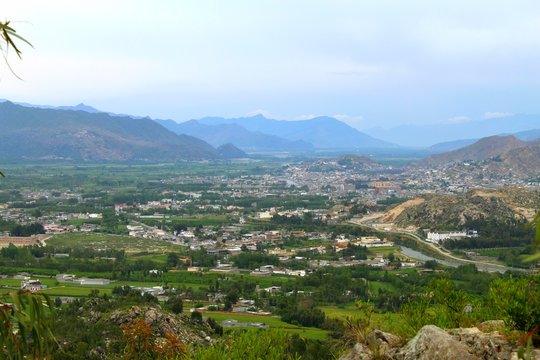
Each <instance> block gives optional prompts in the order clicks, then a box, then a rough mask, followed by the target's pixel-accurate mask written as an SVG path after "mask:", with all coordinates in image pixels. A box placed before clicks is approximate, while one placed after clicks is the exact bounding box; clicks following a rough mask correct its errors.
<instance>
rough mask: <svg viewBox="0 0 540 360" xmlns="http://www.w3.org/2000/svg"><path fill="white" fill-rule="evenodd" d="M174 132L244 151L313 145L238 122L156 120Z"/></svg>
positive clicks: (303, 149) (291, 149) (306, 148)
mask: <svg viewBox="0 0 540 360" xmlns="http://www.w3.org/2000/svg"><path fill="white" fill-rule="evenodd" d="M156 121H157V122H158V123H159V124H161V125H163V126H164V127H166V128H167V129H169V130H171V131H172V132H174V133H176V134H186V135H191V136H195V137H198V138H200V139H203V140H204V141H206V142H208V143H209V144H211V145H213V146H221V145H224V144H228V143H230V144H234V145H235V146H236V147H238V148H241V149H242V150H244V151H289V152H306V151H312V150H313V145H311V144H310V143H308V142H305V141H301V140H300V141H291V140H287V139H284V138H281V137H279V136H275V135H269V134H264V133H262V132H259V131H250V130H247V129H246V128H244V127H243V126H241V125H238V124H217V125H205V124H202V123H201V122H199V121H197V120H190V121H186V122H183V123H177V122H175V121H172V120H156Z"/></svg>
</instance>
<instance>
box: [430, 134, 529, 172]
mask: <svg viewBox="0 0 540 360" xmlns="http://www.w3.org/2000/svg"><path fill="white" fill-rule="evenodd" d="M528 145H529V144H528V143H526V142H524V141H521V140H519V139H518V138H516V137H515V136H513V135H508V136H490V137H487V138H482V139H480V140H478V141H476V142H475V143H473V144H471V145H469V146H465V147H463V148H460V149H457V150H453V151H449V152H444V153H440V154H435V155H432V156H430V157H428V158H426V159H423V160H421V161H420V164H421V165H429V166H439V165H445V164H449V163H456V162H463V161H482V160H488V159H491V158H495V157H499V156H501V155H503V154H505V153H507V152H508V151H511V150H515V149H520V148H524V147H527V146H528Z"/></svg>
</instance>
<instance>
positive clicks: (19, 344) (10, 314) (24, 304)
mask: <svg viewBox="0 0 540 360" xmlns="http://www.w3.org/2000/svg"><path fill="white" fill-rule="evenodd" d="M11 301H12V304H2V306H1V307H0V355H2V356H1V358H3V359H24V358H27V357H32V358H33V359H39V358H48V357H49V356H52V354H53V352H54V349H55V348H56V340H55V337H54V335H53V332H52V319H53V313H52V312H53V304H52V302H51V300H50V299H49V297H47V296H46V295H32V294H29V293H24V292H17V293H13V294H11Z"/></svg>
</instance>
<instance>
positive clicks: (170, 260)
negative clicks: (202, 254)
mask: <svg viewBox="0 0 540 360" xmlns="http://www.w3.org/2000/svg"><path fill="white" fill-rule="evenodd" d="M178 261H179V258H178V254H177V253H174V252H171V253H169V254H168V255H167V265H169V266H170V267H176V266H177V265H178Z"/></svg>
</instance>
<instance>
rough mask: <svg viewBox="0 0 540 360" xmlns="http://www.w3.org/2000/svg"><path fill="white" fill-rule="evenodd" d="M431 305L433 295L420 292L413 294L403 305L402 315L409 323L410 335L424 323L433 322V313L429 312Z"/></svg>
mask: <svg viewBox="0 0 540 360" xmlns="http://www.w3.org/2000/svg"><path fill="white" fill-rule="evenodd" d="M430 306H431V296H430V295H429V294H418V295H415V296H411V297H410V298H409V301H407V302H406V303H405V304H403V306H402V307H401V315H402V316H403V320H405V323H406V324H407V325H408V327H409V329H407V330H408V331H407V333H408V335H411V336H412V335H414V334H416V333H417V332H418V330H420V329H421V328H422V327H423V326H424V325H428V324H433V323H434V321H433V320H434V319H433V315H432V314H431V313H430V312H429V309H430Z"/></svg>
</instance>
